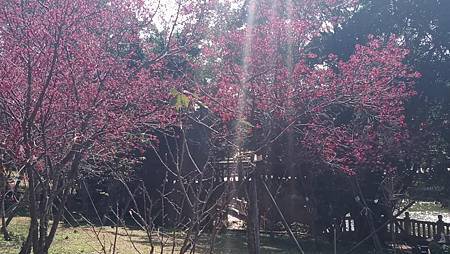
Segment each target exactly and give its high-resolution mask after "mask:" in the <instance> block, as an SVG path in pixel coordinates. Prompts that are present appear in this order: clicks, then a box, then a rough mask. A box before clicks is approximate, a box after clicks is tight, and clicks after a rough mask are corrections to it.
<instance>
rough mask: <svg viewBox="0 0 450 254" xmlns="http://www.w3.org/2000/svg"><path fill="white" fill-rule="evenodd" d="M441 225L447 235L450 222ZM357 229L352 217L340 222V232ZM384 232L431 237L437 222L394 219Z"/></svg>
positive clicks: (423, 237) (449, 234) (435, 233)
mask: <svg viewBox="0 0 450 254" xmlns="http://www.w3.org/2000/svg"><path fill="white" fill-rule="evenodd" d="M442 225H443V226H442ZM441 227H442V228H441V231H442V232H443V233H444V234H445V236H447V237H449V236H450V223H442V224H441ZM357 230H358V229H357V226H356V225H355V220H354V219H353V218H351V217H345V218H344V219H343V221H342V224H341V232H342V233H354V232H355V233H356V232H357ZM385 232H389V233H395V234H398V235H403V236H412V237H417V238H422V239H431V238H433V237H434V236H436V235H437V234H438V223H437V222H430V221H419V220H412V219H409V218H404V219H396V220H395V221H393V222H391V223H389V224H388V225H387V226H386V230H385Z"/></svg>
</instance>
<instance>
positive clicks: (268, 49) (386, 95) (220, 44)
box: [197, 0, 420, 253]
mask: <svg viewBox="0 0 450 254" xmlns="http://www.w3.org/2000/svg"><path fill="white" fill-rule="evenodd" d="M355 8H357V3H356V1H334V0H333V1H331V0H329V1H328V0H323V1H281V0H280V1H263V0H262V1H256V0H250V1H245V3H244V5H243V7H242V8H235V7H234V6H233V5H230V8H228V9H227V8H224V9H222V10H221V17H222V20H221V22H217V24H216V29H215V30H214V29H213V31H212V33H213V34H214V37H212V38H211V39H210V41H207V42H205V45H204V50H203V52H202V57H203V59H202V60H201V61H200V62H199V65H200V66H202V68H206V69H207V70H208V71H209V73H208V75H207V76H206V78H205V79H204V80H203V81H202V82H199V85H198V87H197V89H198V91H197V93H198V94H200V95H201V100H202V102H203V103H205V104H206V105H207V107H208V108H210V109H211V110H212V111H213V112H215V113H216V114H217V115H219V116H220V117H221V119H222V123H224V125H225V126H226V127H224V131H222V132H221V133H222V134H224V136H227V138H228V140H232V141H233V142H234V147H233V149H231V150H232V152H233V153H236V152H237V151H253V152H256V153H261V154H266V155H267V154H268V150H269V149H270V146H271V144H273V143H274V142H276V141H277V140H279V139H280V138H281V137H283V136H285V135H289V136H291V139H290V140H291V143H296V144H301V149H300V150H296V152H300V153H301V152H302V150H303V151H304V153H305V154H314V155H315V156H314V157H313V158H311V160H318V161H322V162H325V163H326V164H327V165H328V166H329V167H330V168H332V169H333V170H335V171H338V172H344V173H345V174H348V175H355V174H357V173H358V171H359V170H362V169H367V168H370V170H375V169H377V170H387V171H389V170H395V167H394V166H393V165H389V164H387V163H386V161H385V160H384V158H385V157H386V156H394V154H395V152H396V148H397V147H398V145H400V143H401V142H402V140H404V139H405V138H407V132H406V128H405V127H406V126H405V121H404V103H405V102H406V101H407V100H408V99H409V98H410V97H411V96H412V95H413V94H414V92H413V90H412V88H411V85H412V84H413V82H414V80H415V79H416V78H417V77H419V76H420V75H419V74H418V73H416V72H414V71H413V70H412V69H411V68H410V67H409V66H408V65H406V64H404V59H405V56H406V55H407V54H408V50H407V49H406V48H405V47H404V46H403V45H402V40H401V39H399V38H396V37H395V36H394V35H392V36H390V37H389V38H387V39H383V38H378V37H373V36H372V37H370V38H369V42H368V43H367V44H365V45H357V46H356V47H355V49H354V52H353V54H352V55H351V56H350V57H349V58H348V59H338V58H337V56H335V55H328V56H317V55H315V54H312V53H310V52H312V51H311V48H310V47H311V46H312V45H311V42H312V40H314V39H320V36H321V35H322V34H323V33H330V32H333V29H334V27H336V26H338V25H339V24H340V23H341V22H343V21H344V19H345V17H346V15H345V14H346V13H347V12H350V11H351V10H354V9H355ZM291 147H292V148H293V147H294V146H293V145H292V146H291ZM297 147H299V146H297ZM292 156H300V155H299V154H297V155H296V154H293V155H292ZM255 188H256V187H255ZM249 193H251V191H249ZM253 193H254V194H255V195H256V191H253ZM249 195H250V194H249ZM249 198H250V197H249ZM253 199H254V200H256V199H257V198H255V197H253ZM250 206H251V204H250ZM249 217H250V220H252V219H255V218H256V217H257V216H256V214H252V215H249ZM248 223H249V225H250V222H248ZM254 224H258V222H257V221H256V222H255V223H254ZM256 227H257V226H256ZM256 238H257V237H256ZM249 241H250V243H249V248H250V252H251V253H257V250H258V248H259V247H258V241H257V240H255V239H251V240H249ZM252 242H253V243H254V244H252Z"/></svg>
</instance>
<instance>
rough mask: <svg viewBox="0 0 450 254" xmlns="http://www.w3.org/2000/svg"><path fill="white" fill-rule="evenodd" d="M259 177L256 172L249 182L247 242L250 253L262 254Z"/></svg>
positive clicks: (247, 185)
mask: <svg viewBox="0 0 450 254" xmlns="http://www.w3.org/2000/svg"><path fill="white" fill-rule="evenodd" d="M257 180H258V177H257V175H256V172H253V173H252V174H251V181H249V182H247V184H246V187H247V197H248V211H247V240H248V253H251V254H259V253H260V249H259V247H260V238H259V210H258V191H257Z"/></svg>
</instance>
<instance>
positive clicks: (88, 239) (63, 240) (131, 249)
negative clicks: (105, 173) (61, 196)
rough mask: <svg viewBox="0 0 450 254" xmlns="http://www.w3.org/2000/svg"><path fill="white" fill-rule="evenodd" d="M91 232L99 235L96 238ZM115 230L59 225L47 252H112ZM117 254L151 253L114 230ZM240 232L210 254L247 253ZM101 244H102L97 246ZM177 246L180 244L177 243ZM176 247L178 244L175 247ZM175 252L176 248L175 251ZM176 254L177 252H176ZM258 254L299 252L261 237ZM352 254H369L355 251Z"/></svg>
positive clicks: (136, 235) (17, 225) (7, 250)
mask: <svg viewBox="0 0 450 254" xmlns="http://www.w3.org/2000/svg"><path fill="white" fill-rule="evenodd" d="M28 222H29V219H28V218H26V217H17V218H15V219H14V220H13V222H12V223H11V225H10V226H9V228H8V229H9V231H10V233H11V236H12V241H8V242H6V241H4V240H3V238H2V237H0V254H16V253H18V251H19V249H20V246H21V244H22V242H23V241H24V240H25V236H26V232H27V227H28ZM94 230H95V231H96V232H97V233H99V234H98V235H99V237H97V236H96V234H95V233H94ZM115 230H116V229H114V228H111V227H103V228H100V227H95V228H91V227H88V226H79V227H65V226H64V225H61V226H60V228H59V229H58V231H57V234H56V237H55V240H54V242H53V245H52V247H51V249H50V254H82V253H89V254H90V253H105V252H103V251H102V245H103V246H105V248H106V253H108V254H109V253H112V251H111V250H112V246H113V243H114V239H115V235H116V234H115ZM117 230H118V231H117V233H118V234H117V241H116V252H115V253H117V254H133V253H143V254H144V253H145V254H147V253H150V244H149V243H148V241H147V237H146V235H145V233H144V232H143V231H140V230H132V229H124V228H119V229H117ZM245 239H246V237H245V234H243V233H235V232H233V233H227V234H222V235H220V236H218V238H217V240H216V246H217V247H216V249H215V250H214V251H213V253H217V254H229V253H230V254H231V253H232V254H235V253H236V254H239V253H247V243H246V242H245ZM100 242H101V243H100ZM177 243H180V241H178V242H177ZM155 245H158V246H156V248H155V253H160V247H159V243H156V244H155ZM177 245H179V244H177ZM302 245H303V247H304V248H305V249H306V253H308V254H331V253H332V251H331V250H332V247H331V246H330V245H329V244H321V246H320V249H321V251H320V250H319V251H318V250H317V249H315V248H314V247H313V245H312V243H311V242H307V241H303V242H302ZM205 246H206V245H204V246H202V245H200V246H199V249H198V251H196V253H200V254H204V253H209V249H207V248H206V247H205ZM349 247H350V246H345V247H344V246H341V247H340V248H339V249H340V251H338V253H341V252H342V253H344V252H345V250H348V249H349ZM171 248H172V241H169V242H167V243H166V245H165V247H164V252H163V253H164V254H167V253H171ZM176 250H178V248H176ZM175 253H178V252H177V251H176V252H175ZM261 253H263V254H271V253H275V254H291V253H292V254H293V253H298V251H297V250H296V248H295V246H294V245H293V243H292V241H291V240H290V239H289V238H287V237H279V238H276V239H272V238H270V237H269V236H267V235H263V236H262V238H261ZM355 253H360V254H363V253H370V252H367V251H362V250H358V251H356V252H355Z"/></svg>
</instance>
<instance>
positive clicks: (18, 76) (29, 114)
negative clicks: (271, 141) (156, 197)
mask: <svg viewBox="0 0 450 254" xmlns="http://www.w3.org/2000/svg"><path fill="white" fill-rule="evenodd" d="M0 6H1V7H0V91H1V93H0V111H1V113H0V117H1V119H2V120H1V123H0V150H1V152H2V158H7V160H6V161H2V163H4V164H6V165H7V166H8V167H12V168H15V169H16V170H17V171H18V172H19V174H20V175H21V176H23V177H25V178H26V181H25V182H26V183H27V184H28V186H27V188H26V189H27V193H26V195H25V196H26V199H27V201H28V205H29V212H30V218H31V223H30V227H29V234H28V237H27V240H26V241H25V243H24V244H23V247H22V250H21V253H30V252H31V251H33V253H47V252H48V249H49V247H50V245H51V243H52V240H53V238H54V236H55V232H56V230H57V227H58V224H59V222H60V220H61V216H62V213H63V211H64V204H65V201H66V199H67V197H68V195H69V192H70V189H71V188H72V187H73V186H74V184H75V183H76V181H77V179H79V178H81V177H82V175H80V167H82V166H83V164H85V163H87V162H89V161H91V162H92V161H96V160H108V159H112V158H114V157H115V156H117V155H118V154H120V153H123V152H126V151H129V149H131V148H133V149H134V148H135V147H136V146H139V145H140V144H142V143H145V142H152V141H153V140H154V137H153V136H152V135H151V134H149V132H150V131H151V130H152V129H157V128H163V127H164V126H167V125H168V124H171V123H173V122H174V120H175V119H176V111H175V110H174V108H173V107H172V106H171V105H170V103H169V101H170V99H171V93H170V91H171V90H172V89H177V87H178V86H181V85H182V83H183V81H182V80H183V77H180V75H176V71H177V68H176V67H177V66H175V67H174V65H173V64H171V63H172V62H173V59H175V58H176V59H178V60H179V61H181V60H182V59H185V58H186V57H187V56H188V54H189V51H190V50H191V49H192V45H193V43H194V42H195V41H196V40H197V37H196V36H197V35H198V34H201V27H202V26H201V25H199V24H200V23H201V20H202V19H203V18H204V16H205V14H204V12H203V11H202V8H203V7H204V6H207V1H189V2H188V3H181V2H179V3H178V4H177V5H176V6H175V7H177V8H176V11H175V12H173V11H172V12H171V14H170V18H169V19H167V18H166V19H161V15H160V14H159V11H160V9H162V8H164V3H161V1H159V2H158V1H154V2H150V3H149V2H147V1H139V0H136V1H135V0H111V1H91V0H76V1H72V0H70V1H68V0H54V1H42V0H36V1H35V0H27V1H18V0H2V1H0ZM166 8H168V7H167V6H166ZM187 14H189V15H187ZM164 22H170V23H164ZM180 59H181V60H180ZM52 211H54V213H52ZM50 220H52V223H51V224H49V221H50Z"/></svg>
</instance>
